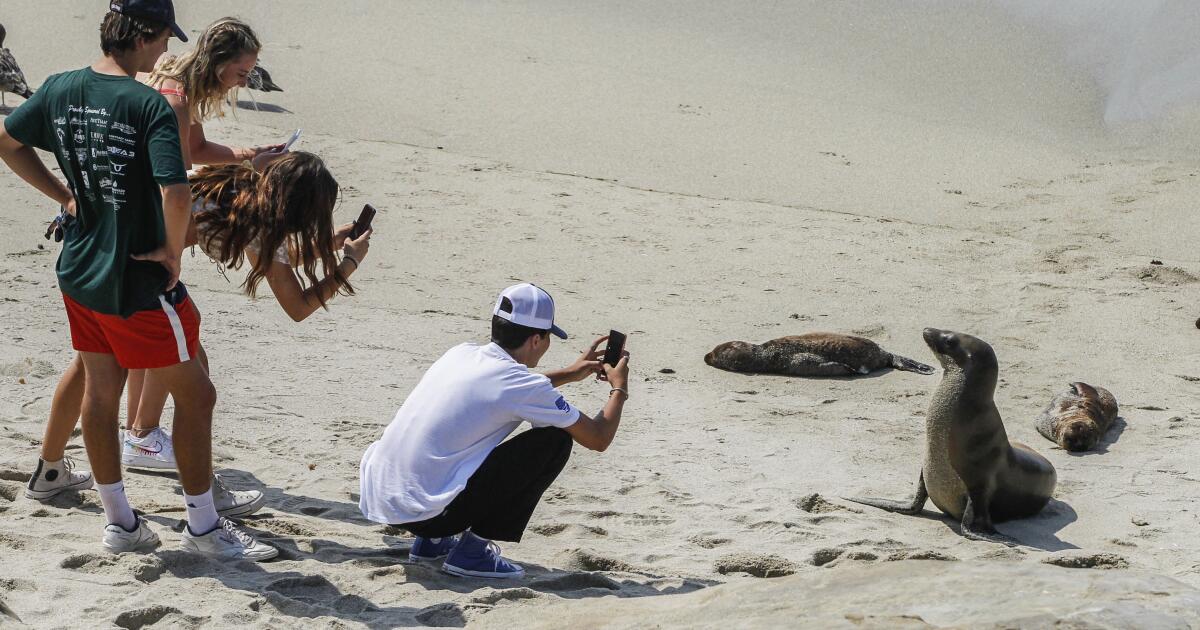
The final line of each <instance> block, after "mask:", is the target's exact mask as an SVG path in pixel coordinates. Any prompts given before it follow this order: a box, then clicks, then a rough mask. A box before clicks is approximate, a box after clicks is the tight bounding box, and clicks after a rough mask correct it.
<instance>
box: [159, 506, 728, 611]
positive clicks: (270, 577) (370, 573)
mask: <svg viewBox="0 0 1200 630" xmlns="http://www.w3.org/2000/svg"><path fill="white" fill-rule="evenodd" d="M147 518H148V519H150V520H151V521H153V522H155V523H158V524H160V525H164V526H167V527H171V528H173V529H176V530H177V531H178V530H181V529H182V527H183V524H182V523H181V522H180V521H176V520H174V519H171V518H169V517H164V516H159V515H149V516H147ZM245 524H246V527H247V529H248V530H249V531H250V532H251V533H253V534H254V535H255V536H257V537H258V538H260V539H261V540H263V541H264V542H267V543H269V544H271V545H273V546H275V547H276V548H278V549H279V550H280V555H279V558H278V559H276V560H273V561H271V562H270V563H265V564H257V563H253V562H236V563H221V562H217V561H215V560H212V559H209V558H206V557H203V556H199V555H194V554H189V553H186V552H183V551H178V550H159V551H158V552H156V555H157V556H158V557H159V558H161V559H162V560H163V564H164V572H165V573H169V574H171V575H173V576H175V577H178V578H183V579H189V578H197V577H209V578H213V579H215V580H217V581H219V582H221V583H222V584H224V585H225V586H226V587H228V588H230V589H235V590H239V591H243V592H245V593H248V594H250V595H252V596H254V597H256V598H257V599H256V600H255V601H254V602H252V603H251V604H250V608H251V610H254V611H259V610H261V609H262V608H263V607H266V606H269V607H270V608H272V609H273V610H272V611H267V614H279V615H283V616H290V617H295V618H297V619H315V618H318V617H324V616H330V617H336V618H338V619H341V620H343V621H346V622H352V623H359V624H363V625H365V626H366V627H368V628H398V627H414V626H440V627H463V626H465V625H466V623H467V622H468V617H467V615H466V611H467V610H468V609H472V610H473V611H474V612H473V614H472V617H474V616H476V615H478V614H486V612H485V611H486V609H487V608H488V607H490V606H492V605H494V604H497V603H499V602H503V601H506V600H518V599H527V598H529V597H530V593H529V591H534V592H536V593H544V594H552V595H554V596H557V597H562V598H567V599H582V598H589V597H606V596H617V597H652V596H664V595H673V594H681V593H688V592H692V591H695V590H699V589H702V588H705V587H707V586H711V585H713V584H717V582H711V581H705V580H694V579H681V580H680V582H681V584H680V585H678V586H672V587H669V588H662V589H656V588H655V587H653V586H649V585H644V584H639V583H638V582H636V581H634V580H631V579H623V578H621V577H620V576H610V575H607V574H605V573H597V572H588V571H562V570H555V569H548V568H546V567H542V566H539V565H534V564H528V563H523V564H524V566H525V569H526V572H527V573H526V577H525V578H524V579H520V580H507V581H500V580H489V579H483V578H478V579H471V578H460V577H456V576H452V575H449V574H447V573H444V572H442V571H441V568H440V567H441V563H440V561H439V562H420V561H412V560H410V559H409V558H408V553H409V549H410V547H411V544H412V540H411V539H410V538H400V537H393V536H385V537H384V540H383V542H382V544H381V546H380V547H378V548H356V547H349V546H346V545H343V544H341V543H338V542H335V541H331V540H325V539H320V538H309V539H304V540H303V542H304V545H305V546H306V547H308V548H310V549H312V551H305V550H303V549H301V547H300V546H299V545H298V544H297V539H293V538H288V537H282V536H277V535H275V534H273V533H271V532H269V531H262V530H258V529H255V527H254V521H253V520H247V521H246V522H245ZM305 560H316V561H318V562H323V563H326V564H342V563H353V564H354V565H355V566H357V567H359V568H361V570H362V571H363V572H364V573H366V574H367V577H368V578H369V579H370V580H372V581H386V582H392V583H416V584H420V585H422V586H423V587H424V588H425V589H426V590H428V591H436V590H441V591H446V592H447V599H456V600H460V601H461V599H462V598H461V597H460V596H462V595H470V594H472V593H476V592H479V595H478V596H476V597H474V598H471V599H468V600H466V601H462V602H461V603H459V602H456V601H446V602H442V603H438V604H433V605H431V606H427V607H425V608H413V607H408V606H390V607H385V606H380V605H377V604H375V603H374V602H372V601H371V600H369V599H367V598H365V597H362V596H360V595H357V594H353V593H343V592H342V591H341V590H340V588H339V587H338V586H337V585H335V584H333V583H332V582H331V581H330V580H328V579H327V578H325V577H324V576H322V575H321V574H320V571H317V572H312V573H306V572H303V571H298V570H276V569H283V568H284V566H286V563H288V562H292V561H305ZM646 577H650V578H660V577H663V576H650V575H647V576H646Z"/></svg>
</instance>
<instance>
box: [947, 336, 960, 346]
mask: <svg viewBox="0 0 1200 630" xmlns="http://www.w3.org/2000/svg"><path fill="white" fill-rule="evenodd" d="M946 347H947V348H957V347H958V337H946Z"/></svg>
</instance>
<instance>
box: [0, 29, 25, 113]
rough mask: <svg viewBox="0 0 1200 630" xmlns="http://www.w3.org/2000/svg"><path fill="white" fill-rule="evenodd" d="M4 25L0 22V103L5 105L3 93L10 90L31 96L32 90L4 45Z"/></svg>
mask: <svg viewBox="0 0 1200 630" xmlns="http://www.w3.org/2000/svg"><path fill="white" fill-rule="evenodd" d="M5 34H6V33H5V32H4V25H3V24H0V105H4V106H5V107H7V104H6V103H5V102H4V93H5V92H12V93H13V94H16V95H17V96H20V97H22V98H29V97H31V96H33V91H32V90H30V89H29V84H28V83H26V82H25V74H24V73H23V72H21V68H20V67H19V66H17V60H16V59H13V56H12V53H11V52H9V51H8V49H7V48H5V47H4V36H5Z"/></svg>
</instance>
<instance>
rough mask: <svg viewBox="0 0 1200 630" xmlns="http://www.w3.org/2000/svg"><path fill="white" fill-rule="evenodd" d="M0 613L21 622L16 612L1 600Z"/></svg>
mask: <svg viewBox="0 0 1200 630" xmlns="http://www.w3.org/2000/svg"><path fill="white" fill-rule="evenodd" d="M0 615H7V616H9V617H12V618H13V619H16V620H17V621H18V622H21V618H20V617H18V616H17V613H15V612H13V609H11V608H9V607H8V605H7V604H5V603H4V602H2V601H0Z"/></svg>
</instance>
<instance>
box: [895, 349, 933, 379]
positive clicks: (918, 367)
mask: <svg viewBox="0 0 1200 630" xmlns="http://www.w3.org/2000/svg"><path fill="white" fill-rule="evenodd" d="M892 367H894V368H896V369H897V370H903V371H905V372H916V373H917V374H933V373H934V372H935V371H936V370H934V369H933V367H932V366H929V365H925V364H924V363H921V362H920V361H913V360H912V359H910V358H908V357H902V356H900V355H898V354H893V355H892Z"/></svg>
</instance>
